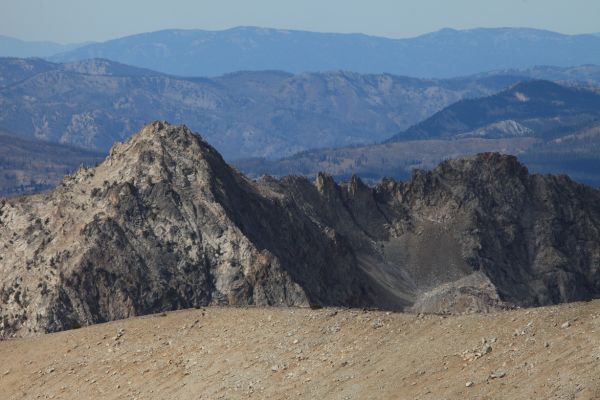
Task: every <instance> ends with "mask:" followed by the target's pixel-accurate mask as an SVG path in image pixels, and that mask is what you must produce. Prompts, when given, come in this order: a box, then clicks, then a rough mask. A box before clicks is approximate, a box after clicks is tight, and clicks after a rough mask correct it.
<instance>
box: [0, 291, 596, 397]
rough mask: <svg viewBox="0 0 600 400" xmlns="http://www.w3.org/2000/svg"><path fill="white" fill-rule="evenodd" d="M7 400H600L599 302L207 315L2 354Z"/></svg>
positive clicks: (97, 331) (65, 337) (135, 322)
mask: <svg viewBox="0 0 600 400" xmlns="http://www.w3.org/2000/svg"><path fill="white" fill-rule="evenodd" d="M0 360H1V365H0V398H1V399H38V398H39V399H238V398H239V399H246V398H254V399H288V398H290V399H293V398H304V399H504V398H507V399H599V398H600V301H594V302H589V303H577V304H570V305H563V306H558V307H547V308H539V309H529V310H516V311H507V312H501V313H494V314H479V315H464V316H452V317H441V316H433V315H425V316H422V315H412V314H400V313H399V314H394V313H386V312H379V311H362V310H342V309H322V310H310V309H298V308H295V309H292V308H213V307H210V308H204V309H194V310H186V311H179V312H172V313H168V314H161V315H153V316H147V317H140V318H133V319H129V320H123V321H116V322H111V323H107V324H101V325H95V326H92V327H88V328H83V329H78V330H73V331H68V332H62V333H57V334H51V335H44V336H41V337H36V338H29V339H15V340H10V341H4V342H0Z"/></svg>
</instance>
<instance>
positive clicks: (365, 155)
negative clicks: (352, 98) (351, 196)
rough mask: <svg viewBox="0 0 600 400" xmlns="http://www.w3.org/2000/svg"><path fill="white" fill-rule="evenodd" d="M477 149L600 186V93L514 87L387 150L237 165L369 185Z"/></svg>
mask: <svg viewBox="0 0 600 400" xmlns="http://www.w3.org/2000/svg"><path fill="white" fill-rule="evenodd" d="M482 151H500V152H503V153H508V154H516V155H519V157H520V158H521V160H523V161H524V162H525V163H526V164H527V165H529V166H530V167H531V168H532V169H533V170H534V171H539V172H552V173H567V174H569V175H570V176H572V177H573V178H574V179H577V180H579V181H581V182H586V183H589V184H592V185H600V94H598V93H597V92H596V91H592V90H585V89H581V88H576V87H565V86H561V85H558V84H556V83H553V82H549V81H537V80H536V81H527V82H521V83H518V84H516V85H514V86H512V87H511V88H509V89H507V90H505V91H502V92H500V93H498V94H495V95H492V96H487V97H482V98H477V99H467V100H461V101H459V102H457V103H455V104H452V105H450V106H448V107H446V108H445V109H443V110H442V111H440V112H438V113H436V114H434V115H433V116H431V117H430V118H427V119H425V120H424V121H422V122H420V123H418V124H416V125H414V126H412V127H410V128H408V129H407V130H405V131H403V132H401V133H399V134H397V135H395V136H393V137H392V138H391V139H389V140H388V141H387V142H386V143H384V144H374V145H365V146H355V147H345V148H334V149H318V150H313V151H306V152H303V153H299V154H296V155H294V156H291V157H286V158H283V159H281V160H275V161H273V160H260V159H258V160H257V159H250V160H240V161H238V162H237V166H238V168H240V169H241V170H243V171H245V172H246V173H248V174H249V175H251V176H254V177H257V176H260V175H263V174H270V175H276V176H280V175H287V174H291V173H296V174H304V175H313V174H315V173H317V172H318V171H326V172H328V173H331V174H333V175H334V176H336V177H339V178H346V177H348V176H350V175H352V174H358V175H359V176H361V177H364V178H368V179H370V180H372V181H378V180H379V179H381V178H382V177H384V176H391V177H395V178H402V179H405V178H407V177H408V176H409V175H410V173H411V170H412V169H414V168H431V167H433V166H435V165H436V164H437V163H438V162H439V161H440V160H444V159H447V158H453V157H458V156H463V155H468V154H474V153H479V152H482Z"/></svg>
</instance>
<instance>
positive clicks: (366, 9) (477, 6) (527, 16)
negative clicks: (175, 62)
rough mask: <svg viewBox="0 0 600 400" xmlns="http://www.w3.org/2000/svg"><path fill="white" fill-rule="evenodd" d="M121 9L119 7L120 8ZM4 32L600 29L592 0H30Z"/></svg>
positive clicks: (72, 38) (38, 35)
mask: <svg viewBox="0 0 600 400" xmlns="http://www.w3.org/2000/svg"><path fill="white" fill-rule="evenodd" d="M115 10H117V11H116V12H115ZM0 11H2V12H1V13H0V22H1V24H2V28H1V31H0V35H3V36H9V37H13V38H17V39H20V40H24V41H51V42H55V43H63V44H64V43H81V42H88V41H96V42H102V41H106V40H110V39H114V38H118V37H123V36H129V35H134V34H139V33H144V32H153V31H161V30H166V29H201V30H208V31H219V30H225V29H231V28H235V27H239V26H252V27H263V28H273V29H282V30H301V31H312V32H330V33H362V34H366V35H371V36H381V37H388V38H394V39H399V38H410V37H415V36H419V35H422V34H426V33H429V32H435V31H438V30H440V29H444V28H451V29H457V30H465V29H476V28H503V27H507V28H531V29H541V30H548V31H553V32H557V33H562V34H569V35H572V34H585V33H598V32H600V27H599V24H598V22H597V18H596V16H597V15H598V14H600V3H599V2H595V1H593V0H573V1H569V2H564V1H560V0H550V1H548V0H546V1H542V0H506V1H503V2H494V3H490V2H482V1H480V0H456V1H453V2H448V1H444V0H421V1H415V0H410V1H402V2H398V1H393V0H379V1H374V2H371V3H370V4H369V5H366V4H364V3H363V2H360V1H356V0H346V1H343V0H331V1H328V2H327V3H326V4H323V2H319V1H316V0H305V1H303V2H281V1H279V0H256V1H253V2H245V1H241V0H224V1H221V2H220V3H219V4H218V5H216V4H214V3H211V2H208V1H193V0H174V1H172V2H169V3H168V4H167V3H165V2H160V1H142V0H131V1H128V2H126V3H124V2H117V1H116V0H107V1H104V2H102V3H92V4H89V3H84V2H80V1H76V0H53V1H50V0H23V1H20V2H18V3H17V2H12V3H9V4H2V5H0Z"/></svg>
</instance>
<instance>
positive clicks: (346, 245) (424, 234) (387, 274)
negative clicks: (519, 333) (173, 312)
mask: <svg viewBox="0 0 600 400" xmlns="http://www.w3.org/2000/svg"><path fill="white" fill-rule="evenodd" d="M599 200H600V193H599V191H597V190H595V189H591V188H588V187H585V186H582V185H579V184H577V183H574V182H572V181H570V180H569V179H568V178H566V177H553V176H539V175H529V174H528V172H527V170H526V168H525V167H523V166H522V165H521V164H520V163H518V161H517V160H516V159H515V158H514V157H511V156H503V155H499V154H493V153H488V154H481V155H479V156H475V157H470V158H466V159H461V160H454V161H447V162H444V163H442V164H441V165H440V166H439V167H438V168H436V169H435V170H433V171H431V172H423V171H418V172H416V173H415V174H414V175H413V177H412V179H411V180H410V181H408V182H405V183H402V182H395V181H393V180H384V181H382V182H381V183H380V184H379V185H377V186H376V187H374V188H371V187H368V186H366V185H365V184H363V183H362V182H361V181H360V179H358V178H357V177H353V178H352V179H351V180H350V181H349V182H347V183H342V184H339V185H338V184H337V183H336V182H334V181H333V179H332V178H331V177H329V176H327V175H324V174H319V175H318V176H317V179H316V182H315V183H312V182H310V181H309V180H308V179H306V178H303V177H286V178H283V179H280V180H276V179H273V178H269V177H265V178H263V179H261V180H260V181H258V182H253V181H250V180H248V179H247V178H245V177H244V176H243V175H241V174H239V173H238V172H236V171H235V170H233V169H232V168H231V167H229V166H228V165H227V164H226V163H225V162H224V160H223V159H222V158H221V156H220V155H219V154H218V153H217V152H216V151H215V150H214V149H213V148H212V147H211V146H210V145H208V144H207V143H206V142H204V141H203V140H202V139H201V138H200V137H199V136H197V135H195V134H193V133H192V132H191V131H190V130H189V129H187V128H186V127H185V126H176V125H169V124H167V123H165V122H154V123H152V124H150V125H147V126H145V127H144V128H143V129H142V130H141V131H140V132H139V133H138V134H137V135H135V136H133V137H132V138H131V139H130V140H129V141H127V142H126V143H123V144H117V145H115V146H114V147H113V149H112V150H111V153H110V155H109V156H108V157H107V159H106V160H105V161H104V162H103V163H102V164H100V165H99V166H98V167H96V168H91V169H87V168H84V169H81V170H80V171H78V172H77V173H76V174H75V175H73V176H72V177H67V178H65V180H64V182H63V184H62V185H61V186H60V187H58V188H57V189H56V190H54V191H53V192H51V193H47V194H41V195H36V196H31V197H24V198H19V199H13V200H9V201H3V202H2V203H0V248H2V249H3V252H2V256H1V258H0V276H1V281H0V316H1V318H2V320H1V325H0V329H1V331H0V335H1V336H3V337H7V336H11V335H28V334H35V333H38V332H48V331H57V330H62V329H68V328H72V327H76V326H80V325H85V324H92V323H97V322H103V321H107V320H113V319H118V318H125V317H129V316H133V315H140V314H147V313H152V312H159V311H163V310H170V309H177V308H186V307H193V306H199V305H206V304H232V305H235V304H257V305H298V306H308V305H311V304H312V305H340V306H362V307H380V308H386V309H408V308H412V309H414V310H419V311H429V312H444V313H445V312H462V311H478V310H489V309H493V308H499V307H510V306H514V305H522V306H534V305H542V304H551V303H558V302H564V301H573V300H582V299H587V298H592V297H598V296H599V294H600V276H599V274H600V272H599V270H600V244H599V243H600V242H599V241H598V237H599V235H598V229H599V227H600V206H599V205H600V201H599Z"/></svg>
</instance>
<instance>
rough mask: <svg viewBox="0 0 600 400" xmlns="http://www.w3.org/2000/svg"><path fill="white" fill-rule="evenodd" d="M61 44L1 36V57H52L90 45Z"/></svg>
mask: <svg viewBox="0 0 600 400" xmlns="http://www.w3.org/2000/svg"><path fill="white" fill-rule="evenodd" d="M90 43H91V42H86V43H77V44H60V43H54V42H48V41H43V42H31V41H25V40H20V39H16V38H13V37H10V36H2V35H0V56H2V57H50V56H52V55H55V54H59V53H64V52H67V51H72V50H75V49H76V48H78V47H81V46H84V45H86V44H90Z"/></svg>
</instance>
